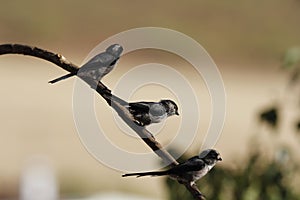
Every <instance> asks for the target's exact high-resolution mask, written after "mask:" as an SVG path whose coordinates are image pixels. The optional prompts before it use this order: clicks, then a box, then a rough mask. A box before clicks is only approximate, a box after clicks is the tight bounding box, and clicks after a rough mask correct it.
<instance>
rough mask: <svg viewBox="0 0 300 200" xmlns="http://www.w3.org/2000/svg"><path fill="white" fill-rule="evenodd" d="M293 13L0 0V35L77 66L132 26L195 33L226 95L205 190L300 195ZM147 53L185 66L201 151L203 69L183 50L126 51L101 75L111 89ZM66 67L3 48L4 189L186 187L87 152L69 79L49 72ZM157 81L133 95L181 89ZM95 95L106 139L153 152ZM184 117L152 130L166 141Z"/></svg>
mask: <svg viewBox="0 0 300 200" xmlns="http://www.w3.org/2000/svg"><path fill="white" fill-rule="evenodd" d="M299 20H300V1H299V0H286V1H279V0H263V1H250V0H247V1H234V0H228V1H216V0H212V1H189V2H188V3H185V2H183V1H182V2H181V1H170V0H167V1H156V0H154V1H136V0H132V1H115V0H111V1H96V0H90V1H85V2H84V1H69V0H64V1H58V0H52V1H35V0H27V1H2V2H1V7H0V44H5V43H20V44H28V45H32V46H37V47H40V48H43V49H47V50H49V51H53V52H56V53H61V54H62V55H64V56H65V57H66V58H67V59H68V60H70V61H71V62H73V63H75V64H78V65H80V64H81V63H82V61H83V60H84V59H85V57H86V56H87V54H88V53H89V52H90V51H91V50H92V49H93V48H94V47H95V46H96V45H97V44H98V43H100V42H101V41H103V40H105V39H106V38H108V37H110V36H112V35H114V34H117V33H119V32H122V31H125V30H128V29H131V28H137V27H146V26H154V27H164V28H169V29H174V30H176V31H179V32H182V33H184V34H186V35H188V36H190V37H192V38H193V39H195V40H196V41H197V42H199V43H200V44H201V45H202V46H203V47H204V48H205V49H206V50H207V51H208V53H209V54H210V56H211V57H212V58H213V60H214V61H215V62H216V64H217V66H218V67H219V70H220V72H221V75H222V77H223V80H224V84H225V88H226V94H227V107H226V108H227V115H226V121H225V126H224V129H223V133H222V135H221V137H220V139H219V140H218V143H217V145H216V146H215V148H216V149H218V150H219V151H220V152H221V154H222V157H223V162H222V163H219V164H218V165H217V166H216V168H215V169H213V171H212V172H211V173H210V174H209V175H208V176H207V177H205V178H203V180H200V181H199V183H198V186H199V187H200V190H201V191H202V192H203V193H204V194H206V196H207V198H208V199H230V198H231V199H299V198H300V197H299V190H297V186H298V185H299V183H300V179H299V175H300V174H299V170H298V164H299V155H298V151H299V147H300V135H299V134H300V131H299V129H300V112H299V111H300V87H299V82H300V81H299V78H300V77H299V76H300V65H299V60H300V49H299V46H300V37H299V36H300V26H299ZM148 62H158V63H164V64H167V65H169V66H172V67H174V68H175V69H179V68H181V67H182V66H186V67H185V68H184V70H183V73H184V75H185V76H186V78H187V79H188V80H190V83H191V85H192V86H193V87H194V88H197V90H196V94H197V97H198V99H200V100H201V104H200V105H199V106H200V109H201V120H200V122H199V130H198V134H197V137H196V138H195V140H194V141H193V143H192V144H191V145H190V147H189V149H188V151H187V152H186V155H185V156H184V157H185V158H187V157H189V156H192V155H194V154H197V153H198V151H199V149H200V146H201V144H202V141H203V139H204V136H205V133H206V131H207V129H208V126H209V120H210V116H211V105H210V98H209V94H208V92H207V90H206V87H205V84H204V83H203V80H202V79H201V77H197V76H194V75H193V70H192V67H191V66H189V64H188V63H187V62H186V61H184V60H183V59H181V58H179V57H178V56H176V55H173V54H170V53H167V52H161V51H155V50H143V51H136V52H132V53H130V54H128V55H125V56H124V57H122V59H121V60H120V62H119V63H118V67H116V68H115V70H114V71H113V72H112V73H111V74H109V76H107V77H105V78H104V79H103V82H104V83H105V84H106V85H107V86H108V87H110V88H113V87H114V86H115V84H116V82H117V80H118V79H119V78H120V77H122V75H123V74H124V73H126V72H127V71H128V70H130V69H131V68H133V67H134V66H136V65H139V64H143V63H148ZM121 66H122V67H121ZM62 74H65V72H64V71H63V70H61V69H60V68H58V67H56V66H55V65H53V64H51V63H48V62H45V61H43V60H40V59H36V58H33V57H25V56H20V55H2V56H0V93H1V104H0V123H1V129H0V163H1V164H0V199H26V200H27V199H49V200H50V199H126V198H128V199H143V198H144V199H190V198H191V197H190V196H189V194H188V193H187V192H186V191H185V188H184V187H183V186H181V185H178V184H177V183H176V182H174V181H171V180H169V179H164V178H143V179H135V178H128V179H124V178H121V174H122V173H123V172H120V171H116V170H113V169H111V168H109V167H107V166H104V165H103V164H101V163H100V162H98V161H97V160H96V159H94V158H93V157H92V156H91V155H90V154H89V153H88V152H87V150H86V149H85V147H84V146H83V145H82V143H81V142H80V139H79V137H78V135H77V131H76V127H75V124H74V121H73V114H72V92H73V84H74V79H69V80H67V81H64V82H61V83H58V84H56V85H49V84H48V83H47V82H48V81H49V80H51V79H53V78H56V77H58V76H60V75H62ZM155 87H156V86H151V85H150V86H145V87H144V88H140V89H139V90H138V91H137V92H136V93H135V94H133V96H132V97H131V100H141V99H145V100H159V99H160V98H162V97H163V98H173V99H176V98H175V97H174V95H173V94H172V93H170V92H166V91H165V90H164V89H162V88H155ZM95 104H96V110H97V115H98V118H99V120H100V121H101V120H102V122H101V123H103V124H106V126H107V130H108V132H109V130H111V132H112V134H111V135H109V136H108V137H109V139H110V140H111V141H112V142H113V143H116V144H117V145H119V146H120V147H121V148H124V149H127V150H130V151H137V152H149V149H148V147H147V146H146V145H145V144H143V143H142V142H141V141H137V140H132V138H131V137H128V136H126V135H125V134H122V132H121V131H120V130H119V132H118V129H117V127H116V126H115V125H114V121H113V118H112V112H111V111H110V108H109V107H108V106H106V103H105V102H104V101H103V100H102V99H101V98H99V97H97V98H96V102H95ZM182 109H184V108H182ZM181 117H182V116H181ZM181 117H177V118H176V117H172V118H170V119H168V120H167V121H166V123H165V125H164V127H163V128H162V129H161V131H160V134H159V135H158V140H159V141H160V142H161V143H162V144H166V143H168V142H169V141H170V138H172V133H173V132H174V130H176V128H178V124H180V121H181ZM186 117H193V116H186ZM181 148H182V147H181V146H180V144H178V146H174V147H173V149H175V150H174V151H175V152H176V151H178V150H180V149H181ZM105 153H109V152H105ZM129 162H130V161H129ZM157 162H160V159H159V158H157ZM118 196H121V197H118Z"/></svg>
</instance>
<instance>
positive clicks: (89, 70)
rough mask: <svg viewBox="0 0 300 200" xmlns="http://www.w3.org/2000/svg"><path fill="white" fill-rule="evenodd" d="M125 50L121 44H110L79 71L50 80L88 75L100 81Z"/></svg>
mask: <svg viewBox="0 0 300 200" xmlns="http://www.w3.org/2000/svg"><path fill="white" fill-rule="evenodd" d="M122 52H123V47H122V46H121V45H119V44H113V45H110V46H109V47H108V48H107V49H106V50H105V51H104V52H102V53H100V54H97V55H96V56H94V57H93V58H92V59H90V60H89V61H88V62H87V63H85V64H84V65H83V66H82V67H81V68H79V70H78V71H77V72H71V73H69V74H66V75H64V76H61V77H59V78H56V79H54V80H51V81H49V83H51V84H54V83H56V82H58V81H61V80H64V79H67V78H69V77H72V76H75V75H77V76H79V77H80V76H87V77H91V78H92V79H94V80H97V81H100V80H101V79H102V78H103V77H104V76H105V75H106V74H108V73H109V72H110V71H111V70H112V69H113V68H114V66H115V65H116V63H117V61H118V60H119V58H120V55H121V54H122Z"/></svg>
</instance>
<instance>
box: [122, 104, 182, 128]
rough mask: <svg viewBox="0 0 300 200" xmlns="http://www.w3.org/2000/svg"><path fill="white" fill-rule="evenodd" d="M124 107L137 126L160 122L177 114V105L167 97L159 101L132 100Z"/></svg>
mask: <svg viewBox="0 0 300 200" xmlns="http://www.w3.org/2000/svg"><path fill="white" fill-rule="evenodd" d="M125 107H126V108H127V109H128V110H129V112H130V113H131V114H132V116H133V118H134V122H135V123H136V124H137V125H139V126H147V125H150V124H152V123H160V122H162V121H163V120H164V119H166V118H167V117H170V116H172V115H179V113H178V106H177V105H176V103H175V102H174V101H172V100H169V99H164V100H160V101H159V102H145V101H141V102H132V103H129V104H127V105H125Z"/></svg>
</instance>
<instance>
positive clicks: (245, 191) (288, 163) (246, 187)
mask: <svg viewBox="0 0 300 200" xmlns="http://www.w3.org/2000/svg"><path fill="white" fill-rule="evenodd" d="M283 66H284V69H287V70H288V72H289V73H290V74H291V76H290V83H292V84H289V85H288V86H289V87H291V88H295V86H298V87H299V84H296V83H299V82H300V79H299V78H300V47H298V48H292V49H290V50H288V51H287V53H286V54H285V56H284V59H283ZM288 92H289V95H292V96H295V99H296V102H297V101H298V102H299V106H300V96H299V95H298V93H297V92H294V90H293V89H291V90H288ZM285 103H286V102H284V101H283V102H282V104H285ZM296 107H297V105H296ZM281 109H282V106H278V105H277V106H274V105H273V106H269V107H267V108H265V109H262V111H261V112H260V113H259V115H258V118H259V120H260V121H261V122H263V123H265V124H267V125H269V127H271V129H270V131H271V132H275V131H277V130H278V126H279V124H280V123H279V122H280V121H281V120H282V118H283V117H284V116H281V114H282V112H281ZM297 109H298V110H297ZM295 112H298V113H299V108H296V109H295ZM299 117H300V116H299ZM294 122H295V127H296V128H295V129H294V130H296V131H295V132H298V133H299V132H300V120H299V119H295V120H294V121H293V122H292V123H294ZM292 126H294V125H293V124H292ZM252 131H254V132H255V131H256V130H252ZM277 136H278V135H277V134H276V135H274V134H270V137H277ZM256 138H259V137H256ZM255 142H257V141H254V142H252V143H250V148H249V153H248V154H247V157H245V158H244V160H243V161H241V160H240V159H236V162H235V164H236V167H235V168H232V167H228V166H227V167H219V165H217V166H216V167H215V168H214V169H212V171H211V172H210V173H208V174H207V175H206V176H205V177H204V178H202V179H201V180H200V181H199V183H198V184H199V188H200V190H201V192H202V193H203V194H204V195H205V196H206V198H207V199H208V200H210V199H211V200H223V199H231V200H297V199H300V192H299V191H297V192H296V191H295V190H294V189H293V186H294V185H293V184H292V182H293V181H294V178H295V175H296V174H298V173H297V172H298V170H299V167H298V164H297V162H298V160H297V158H295V157H293V156H292V154H291V149H290V148H288V147H282V146H281V144H279V145H278V144H277V145H276V146H275V149H276V150H275V152H273V157H271V158H270V157H267V155H266V154H265V153H264V148H262V149H259V148H257V147H258V145H257V144H255ZM274 145H275V144H274ZM253 147H255V148H253ZM187 158H188V156H186V157H185V159H183V158H181V159H183V160H186V159H187ZM179 162H180V160H179ZM298 178H299V177H298ZM166 185H167V188H168V191H169V192H168V193H169V199H172V200H177V199H178V200H179V199H181V200H185V199H193V198H192V197H191V195H190V194H189V192H188V191H186V190H185V188H184V186H182V185H179V184H178V183H177V182H176V181H173V180H170V179H166Z"/></svg>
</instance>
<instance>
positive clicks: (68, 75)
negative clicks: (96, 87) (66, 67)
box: [48, 73, 75, 84]
mask: <svg viewBox="0 0 300 200" xmlns="http://www.w3.org/2000/svg"><path fill="white" fill-rule="evenodd" d="M74 75H75V74H74V73H69V74H66V75H63V76H61V77H58V78H56V79H53V80H52V81H49V82H48V83H51V84H54V83H56V82H58V81H61V80H64V79H67V78H69V77H71V76H74Z"/></svg>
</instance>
